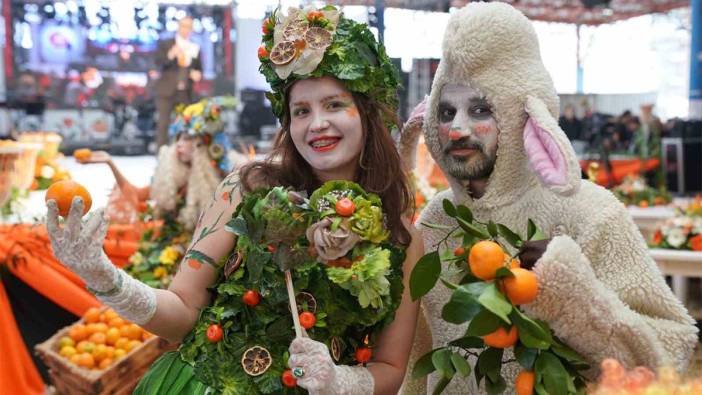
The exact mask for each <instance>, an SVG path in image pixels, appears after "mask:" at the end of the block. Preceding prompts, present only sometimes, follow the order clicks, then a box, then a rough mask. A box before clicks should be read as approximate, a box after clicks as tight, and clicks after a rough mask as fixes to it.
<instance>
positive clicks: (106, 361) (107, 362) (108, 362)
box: [98, 358, 112, 369]
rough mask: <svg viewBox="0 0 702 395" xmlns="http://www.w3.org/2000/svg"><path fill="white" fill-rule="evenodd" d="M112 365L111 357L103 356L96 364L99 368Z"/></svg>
mask: <svg viewBox="0 0 702 395" xmlns="http://www.w3.org/2000/svg"><path fill="white" fill-rule="evenodd" d="M110 365H112V358H105V359H103V360H102V361H100V365H98V368H100V369H107V368H109V367H110Z"/></svg>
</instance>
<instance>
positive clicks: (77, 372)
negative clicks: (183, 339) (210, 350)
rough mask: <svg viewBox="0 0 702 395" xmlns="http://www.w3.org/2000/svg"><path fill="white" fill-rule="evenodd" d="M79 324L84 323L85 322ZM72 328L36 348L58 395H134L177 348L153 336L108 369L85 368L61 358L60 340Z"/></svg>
mask: <svg viewBox="0 0 702 395" xmlns="http://www.w3.org/2000/svg"><path fill="white" fill-rule="evenodd" d="M77 323H83V319H81V320H79V321H78V322H77ZM71 326H72V325H70V326H67V327H65V328H63V329H61V330H59V331H58V332H56V333H55V334H54V335H53V336H51V338H49V339H48V340H46V341H44V342H43V343H41V344H38V345H37V346H35V348H34V349H35V351H36V352H37V354H38V355H39V356H40V357H41V359H42V360H43V361H44V363H45V364H46V366H47V367H48V368H49V377H50V378H51V382H52V384H53V386H54V387H55V389H56V393H57V394H66V395H88V394H90V395H106V394H111V395H126V394H131V393H132V391H133V390H134V387H136V385H137V383H138V382H139V380H140V379H141V377H142V376H143V375H144V373H146V371H147V370H148V369H149V367H150V366H151V364H152V363H153V362H154V361H155V360H156V358H158V357H159V356H161V354H163V353H164V352H166V351H169V350H172V349H174V348H175V345H170V344H169V343H168V342H167V341H166V340H164V339H161V338H159V337H158V336H152V337H150V338H148V339H147V340H146V341H144V343H143V344H142V345H140V346H139V347H137V348H135V349H133V350H131V351H130V352H129V353H127V355H125V356H124V357H123V358H121V359H119V360H118V361H117V362H115V363H114V364H113V365H111V366H110V367H108V368H107V369H104V370H96V369H93V370H91V369H86V368H83V367H80V366H77V365H75V364H73V363H71V361H69V360H68V359H66V358H64V357H63V356H61V355H59V350H58V343H59V340H60V339H61V338H62V337H63V336H68V331H69V329H70V327H71Z"/></svg>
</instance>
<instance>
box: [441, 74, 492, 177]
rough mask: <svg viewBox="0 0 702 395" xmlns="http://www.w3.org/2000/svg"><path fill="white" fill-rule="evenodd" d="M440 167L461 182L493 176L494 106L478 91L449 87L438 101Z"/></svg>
mask: <svg viewBox="0 0 702 395" xmlns="http://www.w3.org/2000/svg"><path fill="white" fill-rule="evenodd" d="M438 118H439V143H440V144H441V153H440V156H439V162H441V163H440V164H441V167H442V169H444V170H445V171H446V172H447V173H449V174H450V175H451V176H453V177H454V178H456V179H459V180H474V179H484V178H487V177H489V176H490V174H491V173H492V170H493V169H494V167H495V160H496V159H497V135H498V134H499V129H498V128H497V121H496V120H495V117H494V115H493V111H492V107H491V105H490V103H488V101H487V99H486V98H485V97H484V96H481V95H480V94H479V93H478V91H476V90H475V89H473V88H471V87H469V86H465V85H458V84H447V85H445V86H444V87H443V89H442V90H441V97H440V99H439V109H438Z"/></svg>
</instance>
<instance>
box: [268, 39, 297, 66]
mask: <svg viewBox="0 0 702 395" xmlns="http://www.w3.org/2000/svg"><path fill="white" fill-rule="evenodd" d="M296 55H297V49H296V48H295V43H294V42H292V41H282V42H279V43H278V44H276V45H275V46H273V49H272V50H271V55H270V56H269V58H270V59H271V62H273V64H277V65H278V66H282V65H285V64H288V63H290V62H292V60H293V59H295V56H296Z"/></svg>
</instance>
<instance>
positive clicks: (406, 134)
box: [399, 96, 428, 171]
mask: <svg viewBox="0 0 702 395" xmlns="http://www.w3.org/2000/svg"><path fill="white" fill-rule="evenodd" d="M427 99H428V96H425V97H424V100H422V101H421V102H420V103H419V104H417V106H415V107H414V109H413V110H412V113H411V114H410V116H409V119H408V120H407V122H405V124H404V125H403V126H402V135H401V136H400V146H399V151H400V158H402V161H403V163H402V164H403V166H404V168H405V171H412V170H414V167H415V166H416V160H417V144H418V143H419V136H421V134H422V126H423V125H424V115H425V114H426V112H427Z"/></svg>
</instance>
